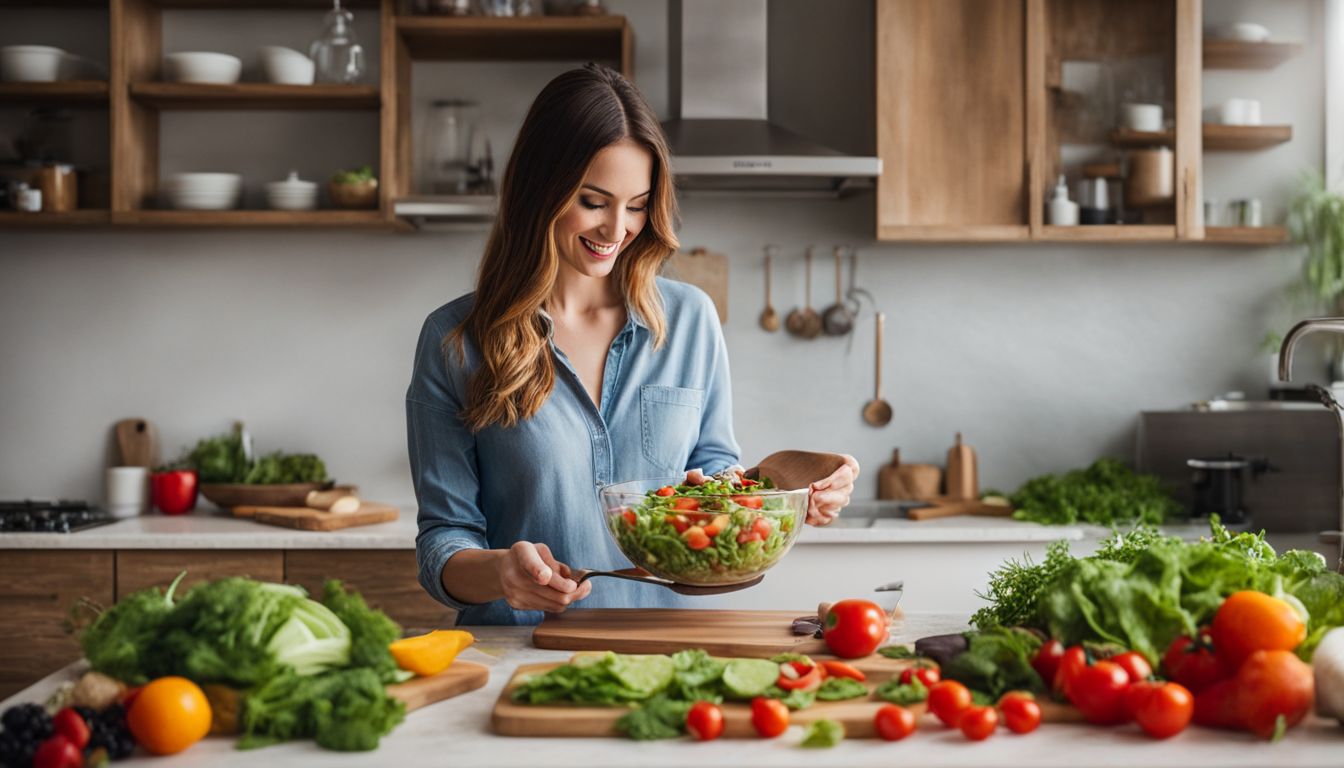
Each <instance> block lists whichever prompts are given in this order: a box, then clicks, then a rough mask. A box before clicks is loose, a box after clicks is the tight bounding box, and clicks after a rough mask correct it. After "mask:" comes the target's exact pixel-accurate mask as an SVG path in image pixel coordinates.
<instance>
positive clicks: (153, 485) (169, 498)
mask: <svg viewBox="0 0 1344 768" xmlns="http://www.w3.org/2000/svg"><path fill="white" fill-rule="evenodd" d="M149 492H150V496H151V497H152V498H153V499H154V506H156V507H158V508H159V511H160V512H162V513H163V514H165V515H181V514H185V513H187V512H190V511H191V510H193V509H195V508H196V470H194V469H174V470H170V471H168V472H155V473H154V474H152V475H150V476H149ZM81 749H82V747H81Z"/></svg>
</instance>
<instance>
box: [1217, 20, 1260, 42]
mask: <svg viewBox="0 0 1344 768" xmlns="http://www.w3.org/2000/svg"><path fill="white" fill-rule="evenodd" d="M1218 36H1219V37H1221V38H1223V39H1224V40H1244V41H1246V42H1248V43H1263V42H1265V41H1266V40H1268V39H1269V29H1267V28H1266V27H1265V26H1263V25H1261V24H1251V23H1249V22H1245V21H1239V22H1237V23H1235V24H1228V25H1227V26H1225V27H1221V28H1219V30H1218Z"/></svg>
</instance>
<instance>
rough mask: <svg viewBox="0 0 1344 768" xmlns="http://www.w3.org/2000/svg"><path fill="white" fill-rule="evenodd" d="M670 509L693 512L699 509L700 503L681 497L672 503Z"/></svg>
mask: <svg viewBox="0 0 1344 768" xmlns="http://www.w3.org/2000/svg"><path fill="white" fill-rule="evenodd" d="M672 508H673V509H676V510H680V511H682V512H694V511H696V510H697V509H699V508H700V502H698V501H696V500H695V499H692V498H688V497H686V496H682V497H681V498H679V499H676V500H674V501H673V502H672Z"/></svg>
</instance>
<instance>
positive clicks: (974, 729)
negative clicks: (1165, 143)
mask: <svg viewBox="0 0 1344 768" xmlns="http://www.w3.org/2000/svg"><path fill="white" fill-rule="evenodd" d="M957 727H958V728H960V729H961V735H963V736H965V737H966V738H968V739H970V740H971V741H984V740H985V739H988V738H989V737H990V735H991V734H993V733H994V729H995V728H998V727H999V713H998V712H995V711H994V708H993V707H970V708H969V709H967V710H966V711H965V712H962V713H961V719H959V720H958V721H957Z"/></svg>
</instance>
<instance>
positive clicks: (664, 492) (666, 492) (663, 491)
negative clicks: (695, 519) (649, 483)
mask: <svg viewBox="0 0 1344 768" xmlns="http://www.w3.org/2000/svg"><path fill="white" fill-rule="evenodd" d="M676 492H677V489H676V488H673V487H672V486H670V485H664V486H663V487H662V488H659V489H658V490H657V491H654V493H657V494H658V495H659V496H662V497H663V498H667V497H668V496H671V495H672V494H674V493H676Z"/></svg>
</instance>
